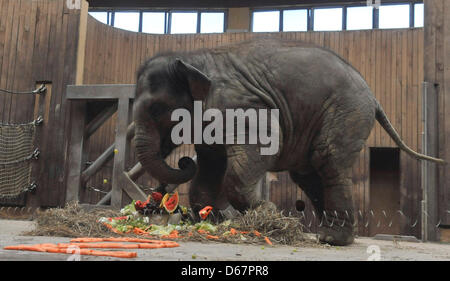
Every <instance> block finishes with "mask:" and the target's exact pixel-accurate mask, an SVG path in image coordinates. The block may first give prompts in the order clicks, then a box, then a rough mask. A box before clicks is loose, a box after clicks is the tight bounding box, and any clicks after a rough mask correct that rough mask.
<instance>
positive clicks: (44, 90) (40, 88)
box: [32, 84, 47, 95]
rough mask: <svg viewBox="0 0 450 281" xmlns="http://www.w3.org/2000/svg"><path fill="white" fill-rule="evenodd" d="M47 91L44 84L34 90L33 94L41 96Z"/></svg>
mask: <svg viewBox="0 0 450 281" xmlns="http://www.w3.org/2000/svg"><path fill="white" fill-rule="evenodd" d="M46 91H47V87H46V86H45V84H42V85H41V86H40V87H39V88H37V89H36V90H34V91H33V92H32V93H33V94H38V95H40V94H44V93H45V92H46Z"/></svg>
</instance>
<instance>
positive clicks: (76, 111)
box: [66, 101, 86, 202]
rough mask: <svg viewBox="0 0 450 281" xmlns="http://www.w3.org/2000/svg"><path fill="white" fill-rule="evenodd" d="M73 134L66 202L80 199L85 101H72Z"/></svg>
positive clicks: (70, 144)
mask: <svg viewBox="0 0 450 281" xmlns="http://www.w3.org/2000/svg"><path fill="white" fill-rule="evenodd" d="M71 103H72V104H71V114H70V115H71V128H70V131H71V134H70V142H69V159H68V160H69V171H68V176H67V188H66V202H71V201H78V194H79V191H80V188H81V171H82V168H83V163H82V159H83V145H84V129H85V113H86V102H85V101H72V102H71Z"/></svg>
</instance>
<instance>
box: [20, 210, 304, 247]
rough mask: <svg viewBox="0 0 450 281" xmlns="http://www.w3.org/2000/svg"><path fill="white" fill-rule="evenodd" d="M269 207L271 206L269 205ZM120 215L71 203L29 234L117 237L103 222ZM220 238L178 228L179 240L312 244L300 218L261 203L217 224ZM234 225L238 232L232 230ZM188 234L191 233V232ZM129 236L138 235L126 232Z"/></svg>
mask: <svg viewBox="0 0 450 281" xmlns="http://www.w3.org/2000/svg"><path fill="white" fill-rule="evenodd" d="M269 206H270V205H269ZM120 215H121V214H120V213H119V212H118V211H113V210H98V209H97V210H91V211H85V210H83V209H82V208H80V206H79V205H78V204H77V203H69V204H67V205H66V207H65V208H62V209H61V208H58V209H49V210H46V211H44V212H42V213H40V214H38V215H37V218H36V222H37V227H36V229H35V230H34V231H31V232H29V233H26V235H34V236H60V237H111V236H118V234H115V233H113V232H111V231H110V230H109V229H108V228H107V227H106V226H104V225H103V224H102V223H99V218H101V217H117V216H120ZM213 227H214V228H215V232H214V233H210V234H211V235H214V236H215V237H218V238H217V239H213V240H212V239H208V238H207V235H205V234H202V233H198V232H197V231H192V228H183V229H182V230H180V231H179V234H180V236H182V237H183V238H179V240H180V241H204V242H206V241H217V242H224V243H234V244H265V243H266V242H265V240H264V237H268V238H269V239H270V241H272V242H273V243H274V244H282V245H291V246H298V245H304V244H310V243H311V241H309V240H308V239H307V238H306V236H305V235H304V233H303V230H304V227H303V225H302V224H301V222H300V220H299V218H298V217H295V216H285V215H283V213H282V212H280V211H277V210H276V209H275V208H271V207H267V205H262V206H260V207H258V208H256V209H252V210H248V211H246V212H245V213H244V214H242V215H240V216H237V217H236V218H234V219H232V220H231V221H226V222H222V223H220V224H214V225H213ZM231 228H234V229H235V230H237V233H235V234H232V233H230V229H231ZM188 234H189V235H188ZM126 236H136V235H135V234H132V233H130V234H126Z"/></svg>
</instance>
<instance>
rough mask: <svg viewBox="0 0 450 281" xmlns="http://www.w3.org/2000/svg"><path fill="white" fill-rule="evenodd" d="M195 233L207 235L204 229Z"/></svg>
mask: <svg viewBox="0 0 450 281" xmlns="http://www.w3.org/2000/svg"><path fill="white" fill-rule="evenodd" d="M197 232H198V233H200V234H205V233H208V231H206V230H204V229H199V230H197Z"/></svg>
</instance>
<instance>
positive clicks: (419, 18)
mask: <svg viewBox="0 0 450 281" xmlns="http://www.w3.org/2000/svg"><path fill="white" fill-rule="evenodd" d="M423 17H424V11H423V4H415V5H414V27H423Z"/></svg>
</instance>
